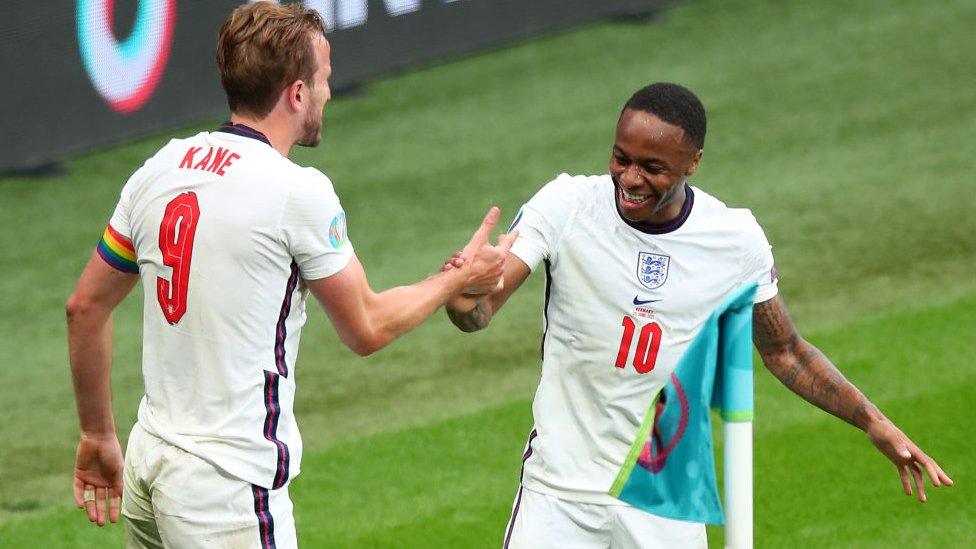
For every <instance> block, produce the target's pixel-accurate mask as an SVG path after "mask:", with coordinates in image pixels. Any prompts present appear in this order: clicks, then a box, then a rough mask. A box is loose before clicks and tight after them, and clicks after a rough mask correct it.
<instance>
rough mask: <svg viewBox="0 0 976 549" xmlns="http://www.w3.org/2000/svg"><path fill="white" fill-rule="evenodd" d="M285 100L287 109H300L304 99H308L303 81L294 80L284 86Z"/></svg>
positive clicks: (295, 110) (294, 110) (296, 110)
mask: <svg viewBox="0 0 976 549" xmlns="http://www.w3.org/2000/svg"><path fill="white" fill-rule="evenodd" d="M284 94H285V101H286V103H287V105H288V107H289V109H290V110H291V111H293V112H298V111H300V110H302V106H303V105H304V103H305V102H306V101H308V91H307V90H306V86H305V82H304V81H302V80H295V81H294V82H292V83H291V84H289V85H288V87H287V88H285V91H284Z"/></svg>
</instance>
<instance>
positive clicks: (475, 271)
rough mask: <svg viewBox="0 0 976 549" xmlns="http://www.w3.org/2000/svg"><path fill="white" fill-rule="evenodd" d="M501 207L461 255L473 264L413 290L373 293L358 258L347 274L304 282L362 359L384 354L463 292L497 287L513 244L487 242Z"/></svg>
mask: <svg viewBox="0 0 976 549" xmlns="http://www.w3.org/2000/svg"><path fill="white" fill-rule="evenodd" d="M499 215H500V213H499V211H498V208H492V209H491V210H489V212H488V215H486V216H485V219H484V221H482V224H481V226H480V227H479V228H478V230H477V231H475V233H474V235H473V236H472V237H471V240H470V241H469V242H468V244H467V246H465V247H464V250H463V251H462V252H461V253H462V254H463V255H464V256H465V257H469V258H470V260H469V261H465V262H464V264H463V266H461V267H459V268H457V269H452V270H450V271H443V272H439V273H437V274H435V275H433V276H431V277H429V278H427V279H425V280H422V281H420V282H417V283H416V284H412V285H410V286H399V287H396V288H391V289H389V290H386V291H383V292H380V293H375V292H373V290H372V289H370V287H369V282H368V280H367V278H366V272H365V270H364V269H363V266H362V264H361V263H360V262H359V260H358V259H357V258H356V257H355V256H354V257H353V258H352V260H350V262H349V265H347V266H346V267H345V268H344V269H343V270H341V271H339V272H338V273H336V274H334V275H332V276H330V277H327V278H323V279H319V280H309V281H306V284H307V285H308V288H309V290H310V291H311V292H312V294H313V295H315V297H316V298H317V299H318V300H319V303H321V304H322V307H323V308H324V309H325V311H326V313H327V314H328V315H329V318H330V319H331V321H332V324H333V326H335V328H336V331H337V332H338V334H339V338H340V339H341V340H342V342H343V343H345V344H346V345H347V346H348V347H349V348H350V349H352V350H353V352H355V353H356V354H359V355H363V356H365V355H368V354H371V353H373V352H375V351H378V350H379V349H382V348H383V347H385V346H386V345H387V344H389V343H390V342H392V341H393V340H394V339H396V338H398V337H400V336H401V335H403V334H405V333H406V332H408V331H410V330H411V329H413V328H415V327H416V326H417V325H419V324H420V323H421V322H423V321H424V320H426V319H427V318H428V317H430V315H432V314H434V312H435V311H436V310H437V309H439V308H440V307H441V306H443V305H444V304H445V303H446V302H447V300H448V299H449V298H450V297H451V296H453V295H455V294H458V293H461V292H465V291H466V292H471V293H486V292H488V291H490V290H491V289H492V288H494V287H495V286H497V285H498V282H499V280H500V279H501V276H502V269H503V266H504V263H505V258H506V257H507V256H508V250H509V248H511V246H512V242H511V239H508V238H507V237H504V236H503V237H501V238H499V245H498V246H492V245H490V244H489V243H488V237H489V235H490V233H491V231H492V229H494V227H495V225H496V224H497V223H498V218H499Z"/></svg>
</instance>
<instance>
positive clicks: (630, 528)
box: [611, 505, 708, 549]
mask: <svg viewBox="0 0 976 549" xmlns="http://www.w3.org/2000/svg"><path fill="white" fill-rule="evenodd" d="M613 509H614V513H613V528H612V529H613V542H612V543H611V548H612V549H699V548H701V549H705V548H707V547H708V539H707V537H706V534H705V525H704V524H702V523H700V522H688V521H684V520H674V519H669V518H665V517H660V516H657V515H652V514H650V513H647V512H645V511H641V510H640V509H636V508H634V507H631V506H629V505H616V506H614V507H613Z"/></svg>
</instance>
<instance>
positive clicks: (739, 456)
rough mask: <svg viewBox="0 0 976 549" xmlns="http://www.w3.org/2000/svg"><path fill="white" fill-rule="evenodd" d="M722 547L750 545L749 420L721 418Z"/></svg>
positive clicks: (738, 548) (732, 548) (742, 548)
mask: <svg viewBox="0 0 976 549" xmlns="http://www.w3.org/2000/svg"><path fill="white" fill-rule="evenodd" d="M724 435H725V452H724V453H725V456H724V457H725V465H724V471H725V490H724V492H725V547H726V548H727V549H752V421H726V422H725V429H724Z"/></svg>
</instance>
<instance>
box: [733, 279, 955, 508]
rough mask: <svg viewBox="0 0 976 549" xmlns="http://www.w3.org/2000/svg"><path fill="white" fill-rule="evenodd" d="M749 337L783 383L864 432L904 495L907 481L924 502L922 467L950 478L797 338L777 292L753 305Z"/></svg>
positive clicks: (938, 478)
mask: <svg viewBox="0 0 976 549" xmlns="http://www.w3.org/2000/svg"><path fill="white" fill-rule="evenodd" d="M752 326H753V341H754V342H755V344H756V348H757V349H758V350H759V354H760V355H761V356H762V359H763V363H764V364H765V365H766V368H768V369H769V371H771V372H772V373H773V375H775V376H776V377H777V378H778V379H779V380H780V381H781V382H782V383H783V385H786V386H787V387H789V388H790V390H792V391H793V392H795V393H796V394H798V395H800V396H801V397H803V398H804V399H806V400H807V401H808V402H810V403H811V404H813V405H814V406H817V407H818V408H820V409H821V410H825V411H827V412H829V413H831V414H833V415H835V416H837V417H839V418H841V419H843V420H844V421H846V422H848V423H850V424H851V425H854V426H855V427H858V428H859V429H861V430H862V431H864V432H865V433H866V434H867V435H868V438H870V439H871V442H872V443H873V444H874V445H875V447H877V448H878V450H879V451H881V453H883V454H884V455H885V456H886V457H887V458H888V459H889V460H891V462H892V463H894V464H895V467H896V468H897V469H898V474H899V476H900V477H901V483H902V488H903V489H904V491H905V494H906V495H911V494H912V480H914V483H915V488H916V491H917V493H918V498H919V500H920V501H925V484H924V480H923V473H922V469H923V468H924V469H925V471H926V473H928V477H929V479H930V480H931V482H932V484H933V485H934V486H942V485H945V486H952V479H950V478H949V476H948V475H946V474H945V472H944V471H943V470H942V468H941V467H939V464H938V463H936V462H935V460H933V459H932V458H930V457H929V456H928V455H926V454H925V452H923V451H922V450H921V449H920V448H919V447H918V446H917V445H916V444H915V443H914V442H912V441H911V439H909V438H908V437H907V436H905V434H904V433H902V432H901V430H900V429H898V427H896V426H895V424H894V423H892V422H891V421H890V420H888V418H887V417H885V415H884V414H882V413H881V411H880V410H879V409H878V408H877V407H876V406H875V405H874V404H872V403H871V402H870V401H869V400H868V399H867V397H865V396H864V394H863V393H861V391H859V390H858V389H857V387H855V386H854V384H852V383H851V382H849V381H848V380H847V379H846V378H845V377H844V375H843V374H841V373H840V371H839V370H838V369H837V367H835V366H834V365H833V363H831V361H830V359H828V358H827V357H826V356H825V355H824V354H823V353H822V352H820V350H819V349H817V348H816V347H814V346H813V345H811V344H810V343H809V342H807V341H806V340H804V339H803V338H802V337H800V334H799V333H798V332H797V331H796V327H795V326H794V325H793V320H792V319H790V315H789V313H788V312H787V310H786V304H785V303H784V302H783V299H782V297H780V296H776V297H774V298H773V299H770V300H768V301H765V302H763V303H757V304H756V305H755V307H754V308H753V324H752Z"/></svg>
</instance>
